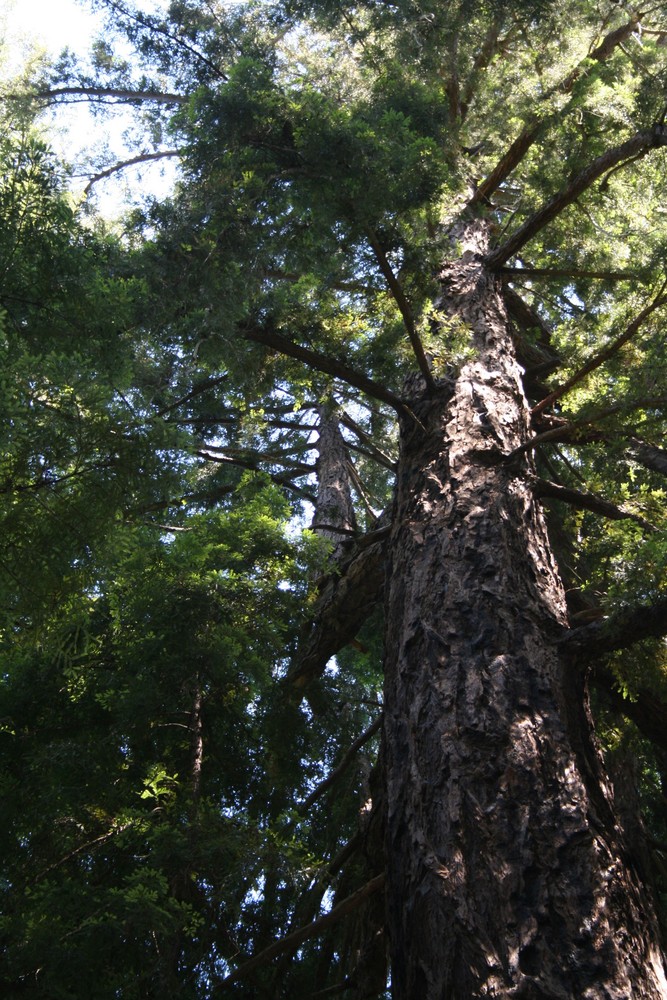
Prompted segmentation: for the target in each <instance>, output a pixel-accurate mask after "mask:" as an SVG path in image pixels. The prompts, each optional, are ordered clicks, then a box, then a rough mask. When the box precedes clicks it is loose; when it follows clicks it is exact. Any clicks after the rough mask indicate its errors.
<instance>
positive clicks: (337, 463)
mask: <svg viewBox="0 0 667 1000" xmlns="http://www.w3.org/2000/svg"><path fill="white" fill-rule="evenodd" d="M319 452H320V457H319V460H318V463H317V504H316V505H315V514H314V516H313V524H312V528H313V531H316V532H317V533H318V535H321V537H322V538H328V539H329V540H330V541H332V542H334V543H336V542H340V541H342V540H343V539H345V538H347V537H349V536H350V535H354V534H355V533H356V530H357V520H356V517H355V513H354V504H353V503H352V484H351V481H350V472H349V463H350V459H349V456H348V453H347V448H346V446H345V441H344V440H343V435H342V434H341V432H340V427H339V426H338V419H337V417H336V415H335V412H334V411H333V409H332V408H331V407H330V406H328V405H326V404H323V405H322V406H320V441H319Z"/></svg>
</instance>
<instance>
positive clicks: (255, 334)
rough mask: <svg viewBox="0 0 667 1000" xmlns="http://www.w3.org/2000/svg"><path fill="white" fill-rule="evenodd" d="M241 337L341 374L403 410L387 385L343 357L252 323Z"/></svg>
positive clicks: (357, 387) (397, 408) (321, 368)
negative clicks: (313, 348)
mask: <svg viewBox="0 0 667 1000" xmlns="http://www.w3.org/2000/svg"><path fill="white" fill-rule="evenodd" d="M243 337H244V339H245V340H251V341H253V342H254V343H256V344H264V345H265V346H266V347H272V348H273V349H274V350H276V351H279V352H280V353H281V354H286V355H287V356H288V357H290V358H296V359H297V360H298V361H303V363H304V364H305V365H308V367H309V368H314V369H315V370H316V371H320V372H324V373H325V374H327V375H333V376H334V378H340V379H342V380H343V381H344V382H347V383H348V384H349V385H352V386H354V387H355V389H360V390H361V391H362V392H365V393H366V394H367V395H368V396H372V397H373V399H379V400H381V401H382V402H383V403H388V404H389V406H392V407H393V408H394V409H395V410H396V411H397V412H399V413H403V412H404V411H405V406H404V404H403V403H402V402H401V400H400V399H399V398H398V396H395V395H394V393H393V392H390V390H389V389H385V388H384V386H382V385H379V383H377V382H373V380H372V379H370V378H368V376H367V375H364V374H363V372H358V371H355V370H354V368H350V367H348V365H346V364H344V363H343V362H342V361H338V360H337V359H336V358H332V357H330V356H329V355H328V354H320V352H319V351H313V350H311V349H310V348H308V347H301V346H300V345H299V344H295V343H293V342H292V341H291V340H287V339H286V338H285V337H281V336H280V334H278V333H274V331H273V330H268V329H266V328H260V327H252V328H250V329H245V330H244V331H243Z"/></svg>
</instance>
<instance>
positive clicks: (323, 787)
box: [298, 713, 382, 812]
mask: <svg viewBox="0 0 667 1000" xmlns="http://www.w3.org/2000/svg"><path fill="white" fill-rule="evenodd" d="M381 725H382V713H380V715H379V716H378V717H377V719H376V720H375V722H373V723H371V725H370V726H369V727H368V728H367V729H365V730H364V731H363V733H362V734H361V735H360V736H358V737H357V739H356V740H355V741H354V743H352V745H351V746H350V747H349V749H348V750H347V751H346V753H345V754H344V755H343V758H342V760H341V762H340V764H338V766H337V767H335V768H334V769H333V771H331V772H330V773H329V774H328V775H327V776H326V778H324V780H323V781H320V783H319V785H317V786H316V787H315V788H314V789H313V790H312V792H311V793H310V795H308V796H307V797H306V798H305V799H304V800H303V802H301V803H299V807H298V808H299V810H300V811H301V812H307V811H308V810H309V809H310V808H311V806H312V805H314V803H315V802H317V800H318V799H320V798H321V797H322V796H323V795H324V793H325V792H326V791H327V789H329V788H331V786H332V785H333V784H334V783H335V782H336V781H337V780H338V779H339V778H340V776H341V774H343V773H344V772H345V771H347V769H348V767H349V766H350V764H351V763H352V761H353V760H354V758H355V756H356V754H357V752H358V751H359V750H360V749H361V748H362V746H364V744H365V743H368V741H369V740H370V739H371V738H372V737H373V736H375V734H376V733H377V731H378V730H379V728H380V726H381Z"/></svg>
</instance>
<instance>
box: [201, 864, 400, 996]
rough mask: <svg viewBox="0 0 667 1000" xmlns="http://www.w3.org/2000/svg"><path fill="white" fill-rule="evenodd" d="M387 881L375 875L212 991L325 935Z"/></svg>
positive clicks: (255, 956) (261, 952)
mask: <svg viewBox="0 0 667 1000" xmlns="http://www.w3.org/2000/svg"><path fill="white" fill-rule="evenodd" d="M384 881H385V877H384V874H381V875H376V877H375V878H373V879H371V880H370V882H367V883H366V885H364V886H362V887H361V889H357V891H356V892H353V893H352V895H350V896H348V897H347V899H344V900H343V901H342V902H340V903H339V904H338V905H337V906H334V908H333V910H331V912H330V913H325V914H324V916H322V917H320V918H319V919H318V920H313V922H312V923H310V924H307V925H306V926H305V927H300V928H299V930H297V931H293V932H292V933H291V934H288V935H287V937H284V938H281V939H280V940H279V941H274V942H273V944H270V945H269V947H268V948H264V950H263V951H260V952H259V954H258V955H253V957H252V958H249V959H248V961H247V962H244V963H243V965H241V966H239V968H238V969H236V970H235V971H234V972H232V973H231V974H230V975H229V976H227V977H226V979H223V980H222V982H221V983H219V984H218V985H217V986H215V987H214V990H213V992H214V993H217V992H219V991H220V990H224V989H226V988H227V987H228V986H230V985H231V984H232V983H237V982H238V981H239V980H240V979H245V978H246V977H247V976H248V975H249V973H251V972H254V970H255V969H258V968H260V967H261V966H262V965H266V964H267V962H270V961H271V960H272V959H274V958H276V957H277V956H278V955H282V954H283V952H286V951H296V950H297V948H298V947H299V946H300V945H301V944H303V942H304V941H307V940H308V938H311V937H315V936H316V935H318V934H322V933H323V932H324V931H325V930H327V928H329V927H331V926H332V925H333V924H336V923H338V921H339V920H341V919H342V918H343V917H345V916H347V914H348V913H352V912H353V911H354V910H356V909H357V908H358V907H359V906H360V905H361V904H362V903H363V902H364V900H366V899H368V897H369V896H372V895H374V893H376V892H379V891H380V889H382V888H383V887H384Z"/></svg>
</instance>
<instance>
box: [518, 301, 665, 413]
mask: <svg viewBox="0 0 667 1000" xmlns="http://www.w3.org/2000/svg"><path fill="white" fill-rule="evenodd" d="M666 287H667V282H664V283H663V285H662V287H661V288H660V291H659V292H658V294H657V295H656V297H655V298H654V299H653V301H652V302H650V303H649V304H648V305H647V306H646V308H645V309H642V311H641V312H640V313H639V315H638V316H637V317H636V318H635V319H633V321H632V323H630V324H629V325H628V326H627V327H626V329H625V330H624V331H623V333H622V334H621V335H620V336H619V337H617V338H616V340H613V341H612V342H611V344H608V345H607V347H605V348H603V350H601V351H598V353H597V354H595V355H593V357H592V358H589V360H588V361H587V362H586V364H584V365H582V367H581V368H580V369H579V370H578V371H576V372H575V373H574V375H572V376H571V377H570V378H568V379H566V380H565V382H563V384H562V385H559V386H558V387H557V388H556V389H554V390H553V392H550V393H549V395H548V396H545V398H544V399H542V400H540V402H539V403H537V405H536V406H534V407H533V409H532V413H533V416H535V415H536V414H538V413H541V412H542V411H543V410H545V409H546V408H547V407H548V406H551V405H552V403H555V402H556V400H557V399H560V398H561V396H564V395H565V394H566V393H567V392H569V391H570V389H572V388H574V386H575V385H577V384H578V383H579V382H581V380H582V379H584V378H585V377H586V375H589V374H590V373H591V372H592V371H595V369H596V368H599V367H600V365H603V364H604V363H605V361H608V360H609V358H611V357H613V356H614V354H616V352H617V351H619V350H620V349H621V347H623V345H624V344H627V342H628V341H629V340H631V339H632V337H634V335H635V334H636V333H637V332H638V331H639V330H640V329H641V327H642V325H643V323H644V322H645V321H646V320H647V319H648V318H649V316H650V315H651V314H652V313H654V312H655V310H656V309H659V308H660V306H662V305H664V304H665V302H667V298H665V295H664V292H665V288H666Z"/></svg>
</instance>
